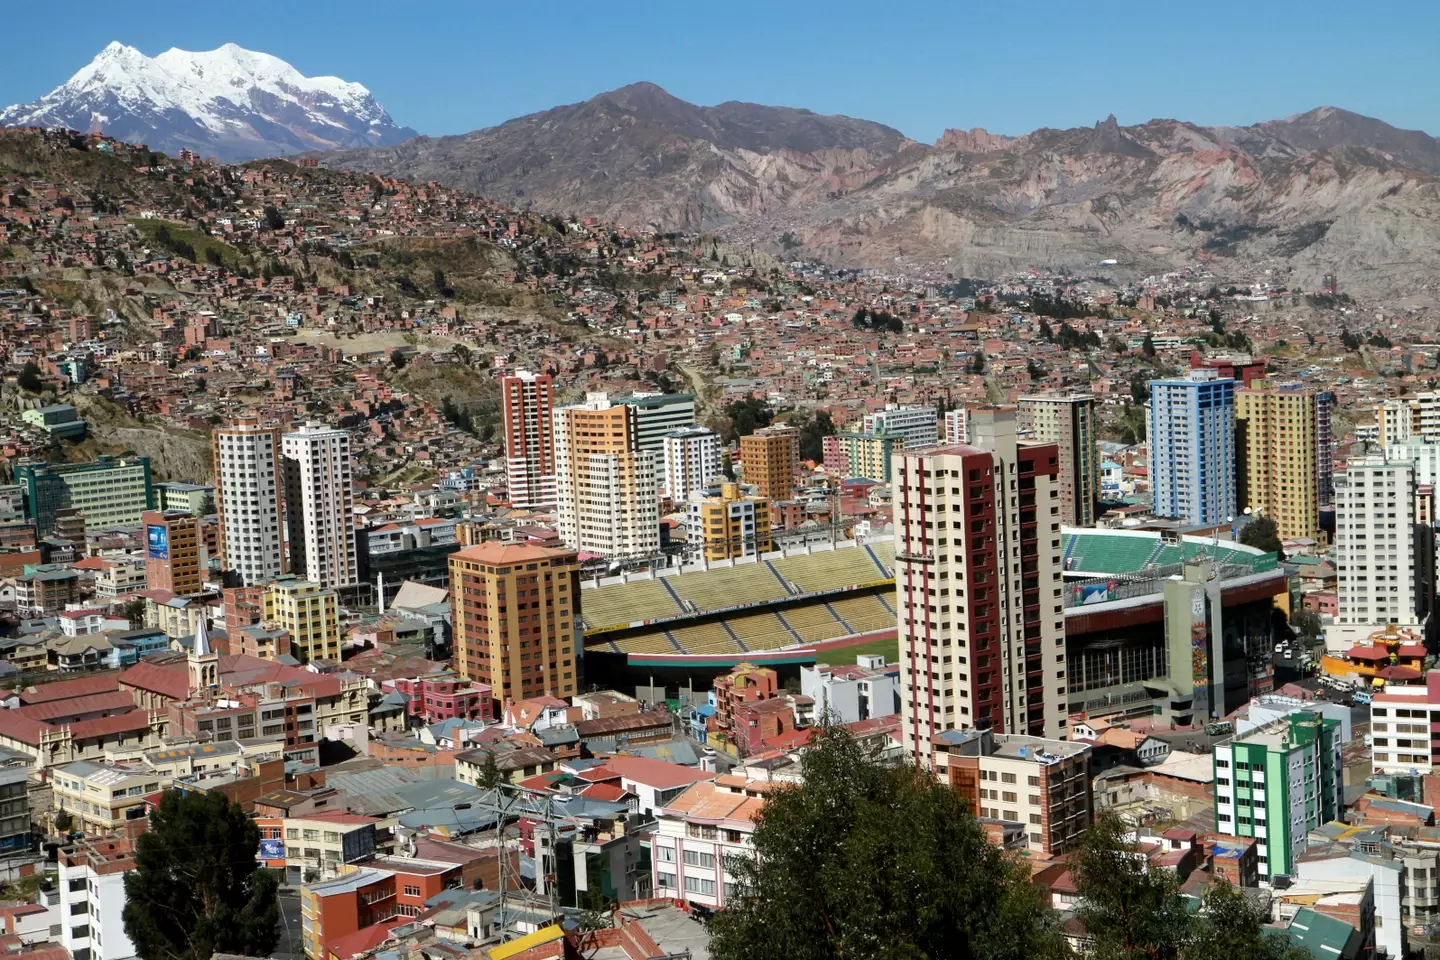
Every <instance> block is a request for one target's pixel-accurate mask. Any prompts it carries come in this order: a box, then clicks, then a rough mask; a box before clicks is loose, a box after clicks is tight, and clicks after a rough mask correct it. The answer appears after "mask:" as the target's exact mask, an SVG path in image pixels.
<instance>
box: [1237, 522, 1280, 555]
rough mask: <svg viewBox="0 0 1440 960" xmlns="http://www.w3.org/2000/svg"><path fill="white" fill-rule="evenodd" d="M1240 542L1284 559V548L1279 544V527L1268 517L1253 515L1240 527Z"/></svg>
mask: <svg viewBox="0 0 1440 960" xmlns="http://www.w3.org/2000/svg"><path fill="white" fill-rule="evenodd" d="M1240 542H1241V543H1243V544H1245V546H1247V547H1254V548H1255V549H1256V550H1266V551H1269V552H1270V553H1273V554H1275V555H1276V556H1278V557H1279V558H1280V559H1281V560H1284V559H1285V549H1284V548H1283V547H1282V546H1281V544H1280V528H1279V527H1278V526H1276V525H1275V521H1274V520H1272V519H1270V518H1269V517H1253V518H1252V519H1251V520H1250V522H1249V523H1247V524H1245V526H1243V527H1241V528H1240Z"/></svg>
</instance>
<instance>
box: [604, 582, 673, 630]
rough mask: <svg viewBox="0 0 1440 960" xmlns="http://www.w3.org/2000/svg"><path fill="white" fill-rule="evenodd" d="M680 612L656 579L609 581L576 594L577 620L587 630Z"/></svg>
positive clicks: (612, 626) (662, 585)
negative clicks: (578, 609) (601, 585)
mask: <svg viewBox="0 0 1440 960" xmlns="http://www.w3.org/2000/svg"><path fill="white" fill-rule="evenodd" d="M684 612H685V611H684V610H683V609H682V608H681V607H680V605H679V604H678V603H676V602H675V598H674V596H672V595H671V593H670V591H669V590H666V589H665V585H664V584H663V583H661V582H660V581H658V580H633V581H631V582H630V583H624V584H611V585H608V586H604V587H597V588H595V589H593V590H586V591H584V592H583V593H582V594H581V596H580V619H581V620H582V621H583V622H584V624H585V629H586V631H587V632H590V633H594V632H596V631H599V630H605V629H613V628H614V627H617V626H624V625H629V624H632V623H636V622H638V621H641V620H655V619H658V618H660V617H674V616H678V615H679V614H682V613H684Z"/></svg>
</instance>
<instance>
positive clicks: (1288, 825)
mask: <svg viewBox="0 0 1440 960" xmlns="http://www.w3.org/2000/svg"><path fill="white" fill-rule="evenodd" d="M1339 726H1340V721H1339V720H1332V719H1329V718H1327V717H1326V716H1325V715H1324V714H1321V713H1309V712H1305V711H1301V712H1298V713H1293V714H1290V715H1288V716H1285V717H1281V718H1280V719H1279V720H1275V721H1273V722H1272V723H1269V724H1267V725H1266V726H1263V727H1260V728H1259V729H1257V730H1252V731H1250V732H1249V733H1247V734H1244V735H1242V736H1239V737H1235V738H1233V739H1230V740H1225V741H1222V742H1220V743H1217V744H1215V746H1214V747H1213V748H1212V751H1213V753H1214V761H1215V831H1216V832H1217V833H1228V834H1232V835H1234V836H1237V837H1254V838H1255V842H1256V848H1257V849H1256V852H1257V853H1259V855H1260V872H1261V873H1262V874H1263V875H1265V876H1266V877H1268V878H1269V879H1271V880H1273V879H1274V878H1276V877H1280V876H1293V875H1294V873H1295V861H1296V860H1297V859H1298V858H1299V856H1300V854H1302V853H1304V852H1305V847H1306V845H1307V840H1308V837H1309V834H1310V831H1312V830H1315V829H1318V828H1319V827H1322V826H1324V825H1325V824H1327V823H1330V822H1332V821H1333V820H1335V819H1336V818H1338V817H1339V816H1340V815H1341V813H1342V812H1343V811H1344V809H1345V802H1344V790H1345V786H1344V777H1343V767H1342V766H1341V759H1340V747H1341V740H1340V734H1339V730H1338V727H1339Z"/></svg>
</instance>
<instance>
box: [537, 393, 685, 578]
mask: <svg viewBox="0 0 1440 960" xmlns="http://www.w3.org/2000/svg"><path fill="white" fill-rule="evenodd" d="M635 410H636V408H635V407H634V406H631V405H629V404H624V403H620V404H614V403H611V402H610V399H609V398H608V397H606V396H605V394H603V393H592V394H590V395H589V396H588V397H587V399H586V401H585V402H584V403H580V404H575V405H573V406H569V407H559V408H557V409H556V411H555V416H554V420H553V423H554V435H555V477H556V482H555V493H556V505H557V506H558V508H559V509H558V511H557V512H558V515H559V516H558V520H559V522H558V524H557V526H558V528H559V529H558V532H559V534H560V539H561V540H562V541H563V542H564V544H565V546H567V547H569V548H570V549H571V550H579V551H586V552H590V553H598V554H601V555H602V556H605V557H608V558H610V559H615V560H625V559H635V558H640V557H650V556H655V555H656V554H658V553H659V552H660V501H659V497H658V496H657V494H656V490H657V489H658V485H659V479H658V471H657V469H656V459H657V457H656V454H654V453H653V452H650V451H642V450H640V449H639V446H638V444H637V441H636V415H635Z"/></svg>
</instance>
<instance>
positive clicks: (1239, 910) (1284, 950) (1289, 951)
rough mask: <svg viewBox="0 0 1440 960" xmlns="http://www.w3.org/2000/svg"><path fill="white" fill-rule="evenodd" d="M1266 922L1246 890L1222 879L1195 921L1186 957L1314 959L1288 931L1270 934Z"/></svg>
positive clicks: (1212, 959)
mask: <svg viewBox="0 0 1440 960" xmlns="http://www.w3.org/2000/svg"><path fill="white" fill-rule="evenodd" d="M1263 922H1264V918H1263V917H1261V916H1260V913H1259V911H1257V910H1256V909H1255V907H1254V905H1253V904H1252V903H1251V902H1250V900H1249V898H1247V897H1246V896H1245V894H1244V893H1242V892H1241V891H1239V890H1236V889H1235V888H1234V887H1232V886H1231V885H1230V884H1229V882H1227V881H1225V880H1220V881H1218V882H1217V883H1215V884H1212V885H1211V887H1210V889H1209V890H1207V891H1206V892H1205V898H1204V901H1203V902H1202V905H1201V908H1200V913H1199V915H1197V916H1195V917H1194V918H1193V920H1192V921H1191V932H1190V944H1189V946H1188V947H1187V948H1186V950H1185V960H1313V958H1312V957H1311V956H1310V953H1309V951H1307V950H1304V949H1302V948H1300V947H1295V946H1291V944H1290V941H1289V939H1288V938H1287V937H1286V936H1285V934H1283V933H1267V932H1266V931H1265V929H1264V926H1263Z"/></svg>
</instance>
